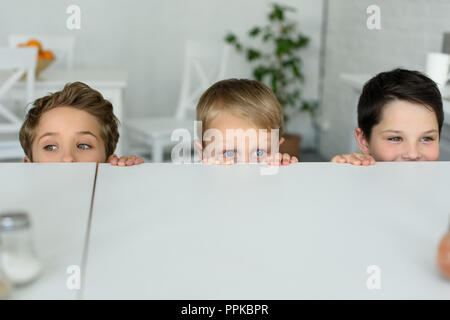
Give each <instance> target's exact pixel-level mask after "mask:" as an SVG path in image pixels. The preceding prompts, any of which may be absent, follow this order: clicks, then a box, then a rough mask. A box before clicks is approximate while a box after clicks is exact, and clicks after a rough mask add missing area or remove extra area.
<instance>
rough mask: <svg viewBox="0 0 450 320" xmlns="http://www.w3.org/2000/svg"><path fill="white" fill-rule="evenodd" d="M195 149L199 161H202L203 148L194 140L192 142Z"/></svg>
mask: <svg viewBox="0 0 450 320" xmlns="http://www.w3.org/2000/svg"><path fill="white" fill-rule="evenodd" d="M194 145H195V149H197V152H198V156H199V157H200V161H201V160H203V146H202V143H201V142H200V141H199V140H197V139H195V140H194Z"/></svg>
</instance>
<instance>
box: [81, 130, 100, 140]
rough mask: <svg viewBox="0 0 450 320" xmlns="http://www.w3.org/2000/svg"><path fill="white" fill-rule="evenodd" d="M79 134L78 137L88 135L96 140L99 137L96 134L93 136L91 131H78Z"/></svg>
mask: <svg viewBox="0 0 450 320" xmlns="http://www.w3.org/2000/svg"><path fill="white" fill-rule="evenodd" d="M77 134H78V135H83V134H88V135H91V136H93V137H94V138H95V139H97V136H96V135H95V134H93V133H92V132H90V131H78V132H77ZM97 140H98V139H97Z"/></svg>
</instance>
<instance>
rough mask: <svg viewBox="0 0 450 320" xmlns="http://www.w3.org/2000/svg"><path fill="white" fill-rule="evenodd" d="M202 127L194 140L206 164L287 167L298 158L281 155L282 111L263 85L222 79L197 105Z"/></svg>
mask: <svg viewBox="0 0 450 320" xmlns="http://www.w3.org/2000/svg"><path fill="white" fill-rule="evenodd" d="M197 120H198V121H200V123H201V128H200V130H198V133H197V135H198V136H199V138H200V140H196V141H195V145H196V148H197V151H198V153H199V155H200V158H201V161H202V162H203V163H215V164H232V163H236V162H265V163H269V164H273V165H280V164H282V165H288V164H291V163H296V162H298V159H297V158H296V157H291V156H290V155H288V154H284V155H281V154H280V153H279V152H278V146H279V145H280V144H282V143H283V141H284V138H279V137H280V135H281V134H282V132H283V113H282V108H281V106H280V104H279V102H278V100H277V98H276V97H275V95H274V94H273V92H272V91H271V90H270V89H269V88H268V87H267V86H265V85H264V84H262V83H260V82H258V81H254V80H247V79H228V80H222V81H219V82H217V83H215V84H214V85H212V86H211V87H210V88H209V89H207V90H206V91H205V92H204V93H203V95H202V96H201V98H200V100H199V102H198V105H197Z"/></svg>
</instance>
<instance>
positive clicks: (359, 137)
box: [355, 128, 370, 154]
mask: <svg viewBox="0 0 450 320" xmlns="http://www.w3.org/2000/svg"><path fill="white" fill-rule="evenodd" d="M355 139H356V143H357V144H358V148H359V150H360V151H361V152H362V153H364V154H370V152H369V142H368V141H367V138H366V135H365V134H364V132H363V131H362V130H361V128H356V129H355Z"/></svg>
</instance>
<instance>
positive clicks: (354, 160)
mask: <svg viewBox="0 0 450 320" xmlns="http://www.w3.org/2000/svg"><path fill="white" fill-rule="evenodd" d="M331 162H336V163H350V164H353V165H355V166H371V165H374V164H375V159H374V158H373V157H372V156H370V155H368V154H362V153H359V152H353V153H352V154H341V155H337V156H334V157H333V159H331Z"/></svg>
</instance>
